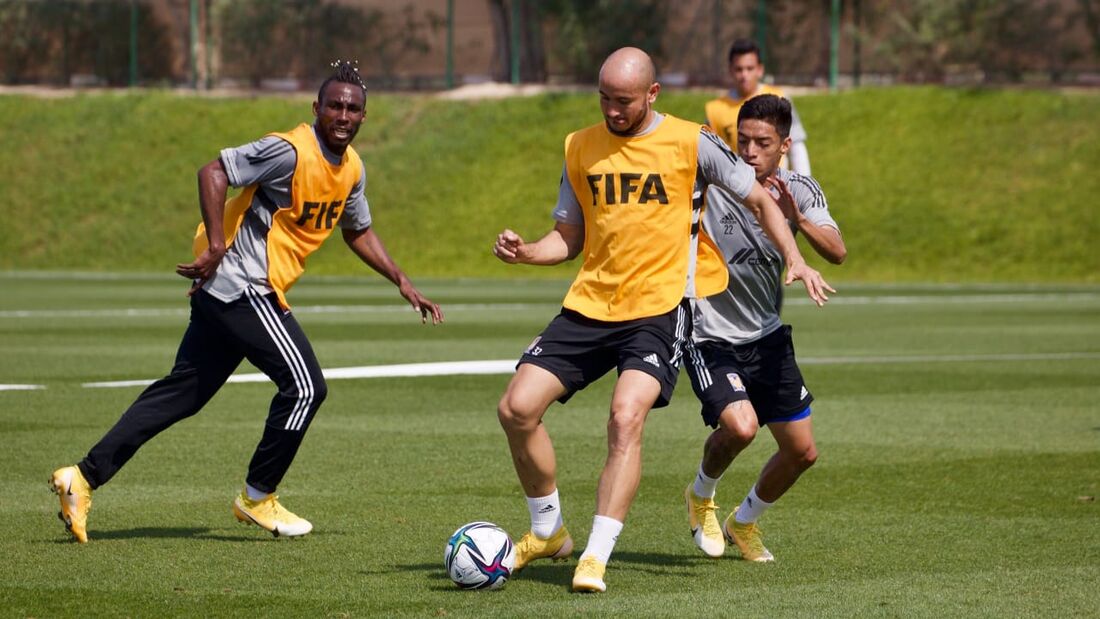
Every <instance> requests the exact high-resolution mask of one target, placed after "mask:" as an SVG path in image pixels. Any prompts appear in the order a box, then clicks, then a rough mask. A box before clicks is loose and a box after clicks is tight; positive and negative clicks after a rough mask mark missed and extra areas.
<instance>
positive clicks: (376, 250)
mask: <svg viewBox="0 0 1100 619" xmlns="http://www.w3.org/2000/svg"><path fill="white" fill-rule="evenodd" d="M343 233H344V242H345V243H347V244H348V248H349V249H351V251H352V252H354V253H355V255H356V256H359V259H360V260H362V261H363V262H365V263H366V264H367V266H369V267H370V268H372V269H374V270H375V271H378V273H380V274H381V275H382V276H383V277H385V278H386V279H388V280H390V281H391V282H393V283H394V284H395V285H396V286H397V289H398V290H400V291H401V296H403V297H405V300H407V301H408V302H409V305H412V306H413V309H414V310H416V311H418V312H420V322H422V323H426V322H428V317H429V316H431V318H432V324H433V325H437V324H439V323H441V322H443V311H442V310H440V309H439V305H437V304H435V303H432V302H431V301H429V300H428V298H427V297H425V296H424V295H422V294H420V291H419V290H417V289H416V286H413V284H412V281H410V280H409V278H408V276H406V275H405V272H404V271H402V270H401V269H400V268H399V267H398V266H397V263H396V262H394V261H393V258H391V257H390V254H389V252H387V251H386V246H385V245H383V244H382V239H380V238H378V235H377V234H375V233H374V230H373V229H372V228H363V229H362V230H348V229H346V228H345V229H344V230H343Z"/></svg>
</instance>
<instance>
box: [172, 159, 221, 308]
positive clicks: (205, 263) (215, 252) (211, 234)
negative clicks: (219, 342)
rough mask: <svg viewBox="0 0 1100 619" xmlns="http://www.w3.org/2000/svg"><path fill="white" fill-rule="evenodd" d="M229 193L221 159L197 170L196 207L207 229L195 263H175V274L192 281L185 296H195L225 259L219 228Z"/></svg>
mask: <svg viewBox="0 0 1100 619" xmlns="http://www.w3.org/2000/svg"><path fill="white" fill-rule="evenodd" d="M227 191H229V176H228V175H226V173H225V168H224V167H223V166H222V161H221V159H215V160H213V161H211V162H210V163H208V164H206V165H204V166H203V167H202V168H200V169H199V208H200V209H201V210H202V222H203V224H204V225H205V226H206V240H207V248H206V251H204V252H202V254H200V255H199V257H198V258H195V260H194V262H190V263H187V264H177V265H176V273H177V274H179V275H182V276H183V277H186V278H187V279H191V280H194V281H195V285H194V286H192V287H191V290H190V291H188V293H187V294H188V296H190V295H192V294H194V293H195V291H196V290H198V289H199V287H200V286H202V284H203V282H205V281H206V280H208V279H210V278H211V277H213V276H214V273H215V272H217V270H218V264H220V263H221V261H222V258H224V257H225V250H226V247H225V229H224V226H223V225H222V220H223V218H224V212H225V194H226V192H227Z"/></svg>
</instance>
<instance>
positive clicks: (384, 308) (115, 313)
mask: <svg viewBox="0 0 1100 619" xmlns="http://www.w3.org/2000/svg"><path fill="white" fill-rule="evenodd" d="M1098 298H1100V296H1098ZM558 306H559V304H557V303H453V304H451V305H444V306H443V311H444V313H446V312H451V311H456V312H461V311H478V312H487V311H496V312H511V311H518V310H529V309H538V308H553V307H558ZM293 309H294V313H295V314H396V313H398V312H405V313H408V312H415V311H416V310H414V309H413V308H412V306H411V305H407V304H405V305H296V306H294V308H293ZM190 313H191V310H190V308H187V307H176V308H155V307H146V308H117V309H94V310H2V311H0V318H137V317H146V318H148V317H160V316H187V315H189V314H190Z"/></svg>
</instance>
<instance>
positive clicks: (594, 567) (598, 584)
mask: <svg viewBox="0 0 1100 619" xmlns="http://www.w3.org/2000/svg"><path fill="white" fill-rule="evenodd" d="M606 570H607V565H605V564H603V563H600V561H599V559H597V558H596V557H581V560H580V561H579V562H578V563H577V570H576V571H575V572H573V590H574V591H577V592H579V593H603V592H604V591H607V585H606V584H605V583H604V581H603V573H604V572H605V571H606Z"/></svg>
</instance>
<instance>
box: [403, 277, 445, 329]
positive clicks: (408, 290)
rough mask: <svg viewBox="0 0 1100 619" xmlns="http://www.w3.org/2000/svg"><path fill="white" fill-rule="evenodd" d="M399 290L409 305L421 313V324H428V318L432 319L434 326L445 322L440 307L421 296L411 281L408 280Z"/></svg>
mask: <svg viewBox="0 0 1100 619" xmlns="http://www.w3.org/2000/svg"><path fill="white" fill-rule="evenodd" d="M398 290H400V291H401V296H403V297H405V300H406V301H408V302H409V305H412V306H413V309H414V310H416V311H418V312H420V324H427V322H428V316H431V317H432V324H433V325H437V324H439V323H441V322H443V311H442V310H441V309H439V305H437V304H435V303H432V302H431V301H429V300H428V298H427V297H425V296H424V295H422V294H420V291H419V290H417V289H416V286H413V285H412V284H411V283H410V282H409V281H407V280H406V281H405V282H404V283H403V284H401V286H400V287H399V288H398Z"/></svg>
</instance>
